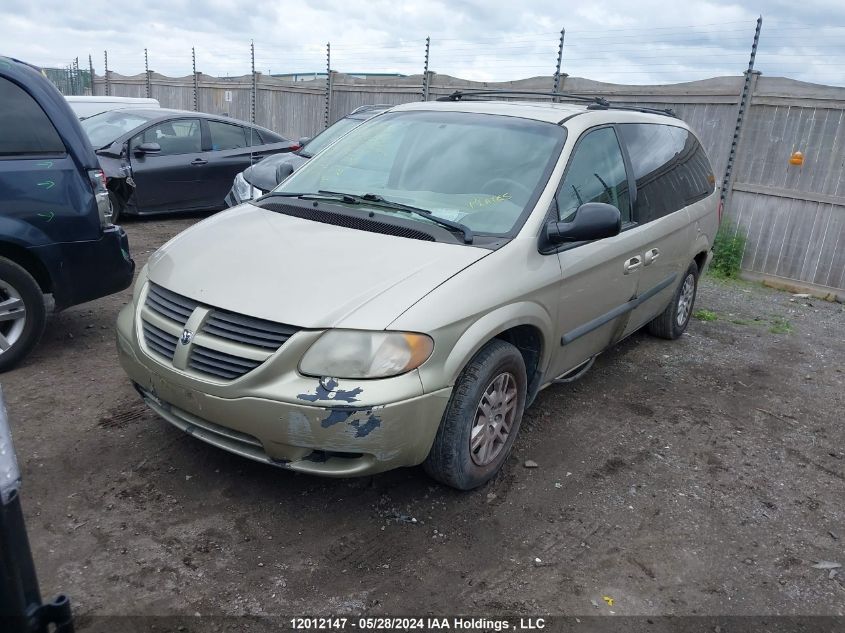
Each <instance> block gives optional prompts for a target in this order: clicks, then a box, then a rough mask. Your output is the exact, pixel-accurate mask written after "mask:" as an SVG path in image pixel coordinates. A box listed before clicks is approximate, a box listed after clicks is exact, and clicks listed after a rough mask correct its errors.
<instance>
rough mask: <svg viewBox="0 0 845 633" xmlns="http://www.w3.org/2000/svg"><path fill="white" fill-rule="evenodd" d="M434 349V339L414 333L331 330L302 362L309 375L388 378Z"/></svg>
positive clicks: (419, 361)
mask: <svg viewBox="0 0 845 633" xmlns="http://www.w3.org/2000/svg"><path fill="white" fill-rule="evenodd" d="M433 350H434V341H432V340H431V339H430V338H429V337H428V336H426V335H425V334H413V333H411V332H366V331H363V330H329V331H328V332H326V333H325V334H323V335H322V336H321V337H320V338H318V339H317V342H316V343H314V344H313V345H312V346H311V347H310V348H309V349H308V351H307V352H305V356H303V357H302V360H301V361H300V363H299V371H300V372H302V373H303V374H306V375H309V376H331V377H333V378H387V377H389V376H397V375H399V374H404V373H405V372H408V371H411V370H412V369H416V368H417V367H419V366H420V365H422V364H423V363H424V362H425V361H426V360H428V357H429V356H431V352H432V351H433Z"/></svg>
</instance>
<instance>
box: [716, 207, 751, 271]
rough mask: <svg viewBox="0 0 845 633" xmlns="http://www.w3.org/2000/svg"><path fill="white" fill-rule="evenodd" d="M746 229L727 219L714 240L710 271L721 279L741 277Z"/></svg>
mask: <svg viewBox="0 0 845 633" xmlns="http://www.w3.org/2000/svg"><path fill="white" fill-rule="evenodd" d="M745 242H746V235H745V231H744V230H742V229H740V228H739V227H737V226H736V225H735V224H734V223H733V222H730V221H728V220H725V221H724V222H722V226H720V227H719V231H718V232H717V233H716V238H715V239H714V240H713V261H712V262H711V263H710V273H711V274H712V275H713V276H714V277H717V278H719V279H736V278H738V277H739V265H740V264H741V263H742V254H743V253H744V252H745Z"/></svg>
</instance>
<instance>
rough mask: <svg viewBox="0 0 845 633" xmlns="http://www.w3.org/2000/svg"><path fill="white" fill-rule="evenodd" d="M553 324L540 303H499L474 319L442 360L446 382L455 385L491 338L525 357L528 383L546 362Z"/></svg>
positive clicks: (530, 383) (531, 382) (549, 349)
mask: <svg viewBox="0 0 845 633" xmlns="http://www.w3.org/2000/svg"><path fill="white" fill-rule="evenodd" d="M553 332H554V326H553V323H552V318H551V316H550V315H549V313H548V312H547V311H546V310H545V309H544V308H542V307H541V306H540V305H539V304H536V303H531V302H520V303H515V304H510V305H507V306H502V307H500V308H498V309H496V310H494V311H493V312H490V313H488V314H486V315H484V316H483V317H482V318H480V319H478V320H477V321H475V322H473V323H472V325H470V327H469V328H467V330H466V331H465V332H464V333H463V334H462V335H461V337H460V338H459V339H458V341H457V342H456V343H455V345H454V346H453V347H452V350H451V352H450V354H449V356H448V358H447V359H446V361H445V363H444V371H445V374H446V376H447V377H448V380H449V384H454V383H455V381H456V380H457V378H458V376H459V375H460V373H461V371H462V370H463V368H464V367H466V365H467V363H469V362H470V360H472V358H473V356H475V355H476V354H477V353H478V351H479V350H480V349H481V348H482V347H484V345H486V344H487V343H488V342H490V341H491V340H493V339H500V340H504V341H507V342H508V343H511V344H512V345H514V347H516V348H517V349H518V350H519V352H520V354H522V357H523V360H525V367H526V373H527V375H528V384H529V393H530V392H531V388H530V386H531V385H532V384H533V381H534V380H535V379H536V378H537V376H538V375H539V374H540V372H542V371H543V369H544V368H545V367H546V366H547V365H548V362H549V357H550V354H551V347H550V345H549V344H548V342H549V341H550V340H552V338H553Z"/></svg>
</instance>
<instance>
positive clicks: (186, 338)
mask: <svg viewBox="0 0 845 633" xmlns="http://www.w3.org/2000/svg"><path fill="white" fill-rule="evenodd" d="M193 338H194V333H193V332H191V331H190V330H189V329H187V328H185V329H184V330H182V336H180V337H179V342H180V343H182V345H187V344H188V343H190V342H191V339H193Z"/></svg>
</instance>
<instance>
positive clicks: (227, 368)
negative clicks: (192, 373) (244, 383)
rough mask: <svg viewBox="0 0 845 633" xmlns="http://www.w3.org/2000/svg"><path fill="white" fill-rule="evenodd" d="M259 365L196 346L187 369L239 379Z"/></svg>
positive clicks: (256, 362) (255, 362)
mask: <svg viewBox="0 0 845 633" xmlns="http://www.w3.org/2000/svg"><path fill="white" fill-rule="evenodd" d="M260 364H261V363H260V362H259V361H257V360H255V361H251V360H248V359H245V358H240V357H238V356H233V355H231V354H226V353H224V352H218V351H216V350H212V349H208V348H207V347H202V346H200V345H196V346H195V347H194V349H193V350H192V351H191V357H190V359H189V360H188V367H191V368H193V369H196V370H197V371H203V372H205V373H209V374H214V375H216V376H221V377H222V378H229V379H231V378H239V377H241V376H243V375H244V374H245V373H247V372H248V371H252V370H253V369H255V368H256V367H258V366H259V365H260Z"/></svg>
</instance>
